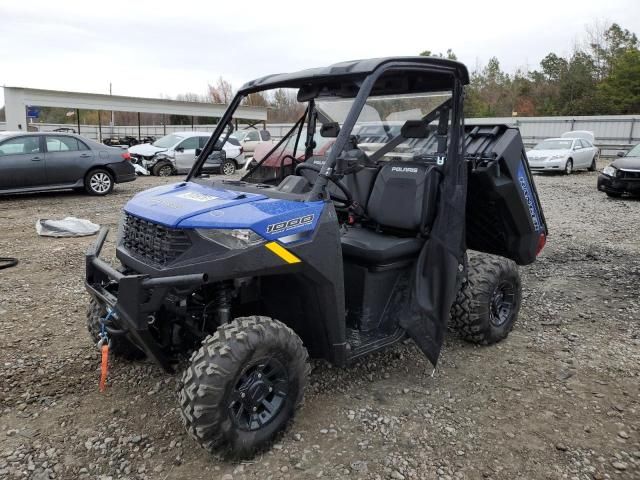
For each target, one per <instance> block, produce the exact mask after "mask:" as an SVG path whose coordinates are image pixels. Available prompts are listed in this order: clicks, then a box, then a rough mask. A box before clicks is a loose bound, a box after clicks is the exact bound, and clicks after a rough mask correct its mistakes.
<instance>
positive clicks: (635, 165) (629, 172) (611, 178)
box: [598, 145, 640, 198]
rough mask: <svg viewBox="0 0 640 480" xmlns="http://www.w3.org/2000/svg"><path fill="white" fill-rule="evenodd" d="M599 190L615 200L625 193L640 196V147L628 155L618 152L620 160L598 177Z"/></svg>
mask: <svg viewBox="0 0 640 480" xmlns="http://www.w3.org/2000/svg"><path fill="white" fill-rule="evenodd" d="M598 190H599V191H601V192H604V193H606V194H607V196H609V197H614V198H618V197H621V196H622V195H623V194H625V193H628V194H632V195H640V145H636V146H635V147H633V148H632V149H631V150H629V152H627V153H626V154H625V153H624V152H618V158H617V159H616V160H614V161H613V162H611V163H610V164H609V165H607V166H606V167H604V169H603V170H602V173H601V174H600V175H598Z"/></svg>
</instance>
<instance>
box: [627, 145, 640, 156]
mask: <svg viewBox="0 0 640 480" xmlns="http://www.w3.org/2000/svg"><path fill="white" fill-rule="evenodd" d="M625 157H640V144H638V145H636V146H635V147H633V148H632V149H631V150H629V153H627V154H626V155H625Z"/></svg>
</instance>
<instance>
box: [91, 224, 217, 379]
mask: <svg viewBox="0 0 640 480" xmlns="http://www.w3.org/2000/svg"><path fill="white" fill-rule="evenodd" d="M108 233H109V228H108V227H103V228H102V229H101V230H100V232H99V233H98V238H97V239H96V241H95V243H94V244H93V245H91V246H90V247H89V249H88V251H87V253H86V256H85V260H86V273H85V286H86V288H87V290H88V291H89V293H90V294H91V295H93V296H94V297H95V298H96V299H97V300H98V301H99V302H101V303H102V304H103V305H104V306H105V307H106V308H107V310H111V311H112V314H111V317H112V318H114V320H113V321H109V323H108V324H105V329H106V332H107V334H108V335H109V336H120V335H124V336H126V337H128V338H129V340H130V341H131V342H133V343H134V344H135V345H137V346H138V347H139V348H141V349H142V350H144V352H145V353H146V354H147V356H148V357H149V358H150V359H152V360H154V361H155V362H156V363H158V364H159V365H160V366H161V367H162V368H163V369H164V370H166V371H168V372H172V371H173V368H172V367H171V365H170V363H169V361H168V359H167V357H166V355H165V354H164V353H163V351H162V349H161V348H160V346H159V344H158V342H157V341H156V340H155V338H154V337H153V335H152V334H151V332H150V331H149V321H150V319H152V318H153V314H154V313H155V312H157V311H158V310H159V309H160V307H161V305H162V303H163V301H164V299H165V296H166V294H167V292H168V291H169V290H170V289H171V288H177V287H197V286H199V285H202V284H204V283H206V282H207V275H206V274H204V273H200V274H198V273H195V274H187V275H175V276H169V277H157V278H151V277H150V276H149V275H139V274H134V275H126V274H124V273H122V272H120V271H118V270H116V269H114V268H113V267H112V266H111V265H109V264H108V263H107V262H105V261H104V260H102V259H100V251H101V250H102V246H103V245H104V241H105V239H106V238H107V234H108Z"/></svg>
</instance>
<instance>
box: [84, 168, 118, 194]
mask: <svg viewBox="0 0 640 480" xmlns="http://www.w3.org/2000/svg"><path fill="white" fill-rule="evenodd" d="M84 189H85V191H86V192H87V193H88V194H89V195H96V196H103V195H106V194H108V193H111V191H112V190H113V175H111V172H109V171H108V170H105V169H104V168H96V169H95V170H91V171H90V172H89V173H88V174H87V176H86V178H85V179H84Z"/></svg>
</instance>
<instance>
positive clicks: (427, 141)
mask: <svg viewBox="0 0 640 480" xmlns="http://www.w3.org/2000/svg"><path fill="white" fill-rule="evenodd" d="M277 92H278V93H277V94H276V96H275V98H276V99H280V102H281V103H282V104H283V105H284V106H285V107H286V109H287V110H286V112H288V113H286V115H287V116H288V119H291V120H290V123H289V127H288V131H285V132H284V135H283V137H282V138H281V140H280V142H278V143H277V144H273V145H272V144H267V145H265V146H263V147H258V148H256V151H255V153H254V159H255V160H256V161H257V162H258V167H257V168H255V169H254V170H252V171H251V172H249V173H248V174H247V175H246V176H245V177H244V178H243V180H245V181H250V182H255V183H274V184H275V183H278V182H279V181H281V180H283V179H284V177H285V176H286V175H290V174H293V173H294V170H295V167H296V166H297V165H298V164H300V163H303V162H307V161H311V162H312V163H314V164H315V165H322V164H323V162H324V161H326V159H327V156H328V155H329V153H330V151H331V149H332V147H333V144H334V143H335V141H336V138H335V136H336V135H337V131H338V130H339V127H342V126H343V124H344V122H345V119H346V118H347V115H348V113H349V111H350V110H351V109H352V107H353V103H354V99H353V98H347V99H345V98H339V97H319V98H317V99H315V104H314V107H315V110H314V112H315V114H316V115H315V125H314V127H315V128H314V132H313V137H312V139H313V141H312V144H311V146H310V147H311V148H308V147H309V146H308V145H307V141H308V131H309V130H308V129H309V113H308V108H309V105H308V103H307V102H304V103H302V102H298V101H297V96H296V93H297V92H295V91H294V92H290V93H287V94H286V95H285V94H283V93H281V92H282V90H278V91H277ZM283 99H284V100H286V101H284V100H283ZM450 99H451V92H450V91H441V92H429V93H420V94H404V95H379V96H371V97H369V98H368V99H367V102H366V104H365V105H364V108H363V109H362V111H361V113H360V115H359V117H358V120H357V122H356V125H355V126H354V128H353V130H352V132H351V136H350V137H351V140H350V141H349V142H348V146H347V147H346V148H347V149H349V150H359V151H361V152H364V153H365V154H366V155H367V156H369V157H370V158H372V159H373V161H375V162H379V161H380V162H384V161H390V160H400V161H410V160H416V159H417V158H418V157H419V158H421V159H423V158H424V156H425V155H432V156H433V154H434V153H435V152H436V150H437V148H438V142H437V136H436V135H435V133H436V129H437V127H438V122H439V121H440V118H439V116H438V115H434V113H433V112H434V110H436V109H437V108H438V107H441V106H443V104H445V103H446V102H448V101H449V100H450ZM447 105H448V104H447ZM443 111H445V112H446V115H447V116H446V117H445V120H446V122H445V124H447V123H448V120H449V108H443ZM280 115H285V113H283V112H280ZM425 120H426V122H425V125H424V127H425V128H424V132H423V135H422V136H420V138H403V137H402V135H401V130H402V127H403V125H405V123H406V122H407V121H414V123H415V122H416V121H418V122H420V121H425ZM336 124H337V126H336V127H335V128H334V132H333V133H332V135H331V136H325V137H323V136H321V135H320V131H321V129H322V126H323V125H324V126H325V127H329V126H330V125H336ZM445 129H446V127H445ZM236 133H238V132H236ZM445 133H446V132H445ZM389 142H392V143H391V145H387V144H388V143H389Z"/></svg>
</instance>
